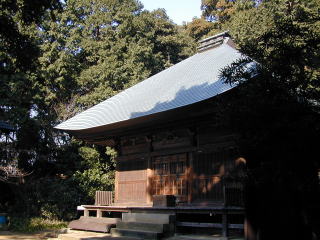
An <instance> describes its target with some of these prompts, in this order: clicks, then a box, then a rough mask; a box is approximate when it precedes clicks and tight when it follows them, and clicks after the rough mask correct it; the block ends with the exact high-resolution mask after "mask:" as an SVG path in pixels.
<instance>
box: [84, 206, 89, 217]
mask: <svg viewBox="0 0 320 240" xmlns="http://www.w3.org/2000/svg"><path fill="white" fill-rule="evenodd" d="M83 216H84V217H89V210H88V209H86V208H85V209H84V210H83Z"/></svg>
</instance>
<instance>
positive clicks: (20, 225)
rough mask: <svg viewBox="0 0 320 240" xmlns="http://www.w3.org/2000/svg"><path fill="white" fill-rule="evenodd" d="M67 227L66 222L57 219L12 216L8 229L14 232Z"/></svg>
mask: <svg viewBox="0 0 320 240" xmlns="http://www.w3.org/2000/svg"><path fill="white" fill-rule="evenodd" d="M65 227H67V222H63V221H58V220H49V219H44V218H39V217H34V218H19V217H12V218H11V219H10V224H9V230H11V231H15V232H25V233H32V232H40V231H45V230H56V229H61V228H65Z"/></svg>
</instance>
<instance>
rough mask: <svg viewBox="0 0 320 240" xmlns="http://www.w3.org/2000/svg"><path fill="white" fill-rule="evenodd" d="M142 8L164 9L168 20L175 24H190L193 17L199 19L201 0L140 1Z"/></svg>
mask: <svg viewBox="0 0 320 240" xmlns="http://www.w3.org/2000/svg"><path fill="white" fill-rule="evenodd" d="M140 2H142V3H143V5H144V8H145V9H147V10H150V11H151V10H154V9H157V8H164V9H166V12H167V14H168V16H169V17H170V19H172V20H173V22H175V23H176V24H182V22H183V21H185V22H191V21H192V18H193V17H200V15H201V10H200V5H201V0H140Z"/></svg>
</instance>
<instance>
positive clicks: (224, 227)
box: [222, 211, 228, 237]
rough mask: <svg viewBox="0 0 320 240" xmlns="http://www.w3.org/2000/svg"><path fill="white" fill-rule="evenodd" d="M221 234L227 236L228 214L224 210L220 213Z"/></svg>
mask: <svg viewBox="0 0 320 240" xmlns="http://www.w3.org/2000/svg"><path fill="white" fill-rule="evenodd" d="M222 236H223V237H228V215H227V212H225V211H224V212H223V214H222Z"/></svg>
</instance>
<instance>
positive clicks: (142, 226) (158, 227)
mask: <svg viewBox="0 0 320 240" xmlns="http://www.w3.org/2000/svg"><path fill="white" fill-rule="evenodd" d="M117 228H121V229H132V230H145V231H151V232H159V233H163V232H168V231H169V224H157V223H141V222H118V223H117Z"/></svg>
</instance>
